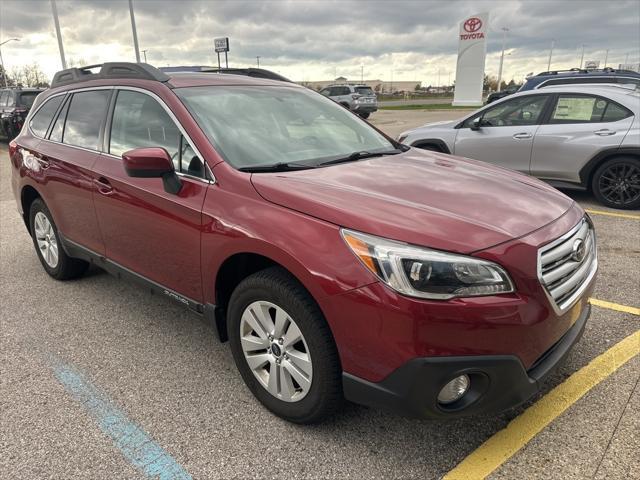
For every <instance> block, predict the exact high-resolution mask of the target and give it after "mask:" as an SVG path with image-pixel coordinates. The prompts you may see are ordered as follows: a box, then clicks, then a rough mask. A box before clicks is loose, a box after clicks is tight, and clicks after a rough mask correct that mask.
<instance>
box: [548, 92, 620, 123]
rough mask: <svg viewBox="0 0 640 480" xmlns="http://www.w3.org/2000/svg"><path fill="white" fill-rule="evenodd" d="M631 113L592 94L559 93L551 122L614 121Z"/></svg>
mask: <svg viewBox="0 0 640 480" xmlns="http://www.w3.org/2000/svg"><path fill="white" fill-rule="evenodd" d="M629 115H631V112H630V111H628V110H627V109H625V108H624V107H621V106H619V105H618V104H616V103H613V102H610V101H608V100H605V99H604V98H601V97H595V96H592V95H560V96H559V97H558V100H557V102H556V106H555V108H554V109H553V113H552V114H551V119H550V122H551V123H599V122H615V121H617V120H621V119H623V118H626V117H628V116H629Z"/></svg>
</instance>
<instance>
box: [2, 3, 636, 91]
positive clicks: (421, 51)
mask: <svg viewBox="0 0 640 480" xmlns="http://www.w3.org/2000/svg"><path fill="white" fill-rule="evenodd" d="M134 5H135V11H136V19H137V25H138V34H139V39H140V45H141V48H143V49H147V50H148V57H149V61H150V62H151V63H153V62H156V63H158V64H160V65H164V64H205V63H208V64H211V63H213V59H214V54H213V52H212V50H213V49H212V43H213V42H212V40H213V38H214V37H216V36H223V35H226V36H229V37H230V38H231V49H232V51H231V53H230V60H231V61H232V62H233V64H236V65H238V64H241V65H246V64H253V63H254V62H255V56H256V55H260V56H261V57H262V60H261V63H262V64H263V65H265V66H269V67H270V68H273V69H275V70H278V71H282V72H286V73H287V74H288V75H290V76H292V77H293V78H295V79H298V80H301V79H303V77H310V76H318V75H325V76H331V75H333V71H334V68H335V69H336V71H337V72H338V73H342V74H350V75H354V74H355V73H356V72H357V73H358V74H359V70H360V65H361V64H364V65H366V69H367V75H368V76H386V75H390V71H391V70H392V69H393V71H394V74H395V75H397V77H396V78H398V79H400V78H402V77H403V76H404V77H406V79H414V78H415V79H418V80H420V79H422V80H426V81H427V82H433V78H434V77H435V75H436V71H437V70H438V69H440V70H441V71H442V72H445V73H450V72H451V71H453V70H454V69H455V54H456V51H457V35H456V33H457V28H458V27H457V24H458V22H459V21H460V20H461V19H462V18H463V17H465V16H467V15H469V14H473V13H478V12H481V11H490V12H491V32H490V34H489V36H488V52H489V57H488V61H487V70H488V71H489V72H492V71H493V72H495V70H496V69H497V68H496V65H495V58H496V55H497V54H498V53H499V50H500V49H501V44H502V41H501V33H502V32H501V31H500V28H501V27H502V26H507V27H509V28H510V31H509V34H508V43H507V46H508V48H509V49H510V52H511V55H510V56H509V57H507V61H506V64H505V70H506V72H507V76H509V75H511V76H514V75H523V74H524V73H526V72H528V71H533V70H541V69H544V68H546V61H545V58H546V56H547V55H548V49H549V44H550V42H551V39H554V40H555V44H556V49H555V54H554V57H555V58H556V59H557V61H558V63H559V64H558V65H555V62H554V66H556V67H557V68H559V67H560V66H566V67H572V66H576V63H577V62H578V61H579V59H578V49H579V48H580V46H581V45H582V44H586V45H587V46H586V47H585V49H586V51H587V54H586V57H587V58H591V57H597V58H602V57H603V55H604V50H605V49H609V50H610V54H609V58H610V60H611V62H613V63H615V62H618V63H619V62H621V61H623V60H624V57H625V55H626V54H627V53H630V59H631V60H633V61H638V56H639V51H640V33H639V32H640V3H639V2H637V1H635V0H624V1H623V0H618V1H608V2H606V3H605V2H600V1H578V0H573V1H571V0H565V1H546V0H541V1H531V0H530V1H524V0H514V1H489V0H480V1H471V0H459V1H447V2H444V1H442V2H434V1H426V0H423V1H358V0H352V1H328V0H326V1H311V0H307V1H302V0H298V1H293V0H288V1H195V0H192V1H180V2H178V1H170V0H135V1H134ZM0 8H1V9H2V11H1V12H0V13H1V15H0V18H1V20H0V27H1V30H2V33H1V35H2V38H9V37H13V36H15V37H20V38H22V39H23V41H21V42H19V44H18V43H17V42H14V43H12V44H11V48H10V49H9V48H7V49H6V50H3V54H4V55H5V61H7V62H13V63H16V62H17V63H20V62H22V63H29V62H28V60H30V59H33V60H36V61H39V62H42V63H44V66H45V68H46V69H55V68H56V67H55V65H56V62H58V59H57V47H56V43H55V36H54V34H53V22H52V19H51V8H50V4H49V1H48V0H47V1H13V0H3V1H2V3H1V4H0ZM58 10H59V13H60V22H61V25H62V28H63V37H64V41H65V48H66V50H67V54H68V56H71V57H74V58H83V59H85V60H87V61H96V62H99V61H107V60H114V59H120V60H126V59H132V57H133V49H132V41H131V27H130V24H129V15H128V3H127V1H126V0H82V1H80V0H78V1H72V0H58ZM7 47H8V46H7ZM561 62H562V64H561ZM58 63H59V62H58ZM425 77H428V78H426V79H425Z"/></svg>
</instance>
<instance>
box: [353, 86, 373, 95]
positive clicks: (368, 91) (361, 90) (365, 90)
mask: <svg viewBox="0 0 640 480" xmlns="http://www.w3.org/2000/svg"><path fill="white" fill-rule="evenodd" d="M356 92H357V93H359V94H360V95H373V90H371V87H356Z"/></svg>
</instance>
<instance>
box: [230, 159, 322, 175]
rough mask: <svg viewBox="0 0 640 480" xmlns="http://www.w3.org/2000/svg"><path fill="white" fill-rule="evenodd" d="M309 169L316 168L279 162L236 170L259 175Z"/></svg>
mask: <svg viewBox="0 0 640 480" xmlns="http://www.w3.org/2000/svg"><path fill="white" fill-rule="evenodd" d="M309 168H316V167H315V166H314V165H307V164H303V163H287V162H279V163H274V164H273V165H255V166H253V167H240V168H238V170H240V171H241V172H251V173H261V172H290V171H292V170H307V169H309Z"/></svg>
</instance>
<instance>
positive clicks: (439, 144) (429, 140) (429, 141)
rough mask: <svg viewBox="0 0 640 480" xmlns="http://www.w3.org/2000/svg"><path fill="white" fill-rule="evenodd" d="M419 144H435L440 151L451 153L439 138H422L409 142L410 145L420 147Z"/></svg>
mask: <svg viewBox="0 0 640 480" xmlns="http://www.w3.org/2000/svg"><path fill="white" fill-rule="evenodd" d="M420 145H435V146H436V147H438V148H439V149H440V151H441V152H442V153H448V154H451V150H449V147H448V146H447V144H446V143H445V142H444V140H440V139H439V138H424V139H421V140H416V141H415V142H413V143H412V144H411V146H412V147H416V148H420Z"/></svg>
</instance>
